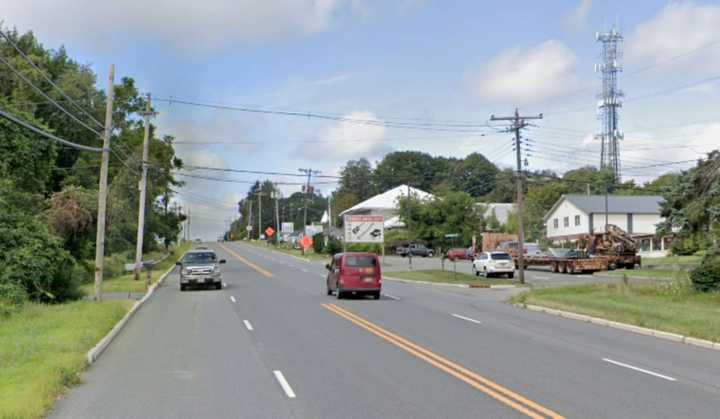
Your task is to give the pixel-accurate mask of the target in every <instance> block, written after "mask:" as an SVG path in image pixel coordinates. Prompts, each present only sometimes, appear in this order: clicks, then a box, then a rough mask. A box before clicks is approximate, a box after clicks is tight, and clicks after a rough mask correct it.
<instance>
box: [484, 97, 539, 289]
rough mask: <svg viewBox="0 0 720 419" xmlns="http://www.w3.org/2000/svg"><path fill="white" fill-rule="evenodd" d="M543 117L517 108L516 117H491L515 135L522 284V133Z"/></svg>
mask: <svg viewBox="0 0 720 419" xmlns="http://www.w3.org/2000/svg"><path fill="white" fill-rule="evenodd" d="M542 117H543V115H542V114H539V115H537V116H521V115H520V114H519V113H518V110H517V108H515V115H512V116H500V117H496V116H495V115H490V120H491V121H510V122H511V124H510V126H509V127H508V128H507V131H508V132H514V133H515V155H516V160H517V213H518V242H519V243H518V279H519V281H520V283H521V284H524V283H525V222H524V220H523V217H524V213H525V208H524V205H523V171H522V158H521V155H522V153H521V146H522V142H521V141H520V138H521V137H520V131H521V130H522V129H523V128H525V127H527V126H528V123H527V122H526V121H527V120H530V119H542Z"/></svg>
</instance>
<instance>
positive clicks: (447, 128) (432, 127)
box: [156, 98, 492, 133]
mask: <svg viewBox="0 0 720 419" xmlns="http://www.w3.org/2000/svg"><path fill="white" fill-rule="evenodd" d="M156 101H160V102H166V103H168V104H173V103H179V104H182V105H189V106H198V107H204V108H212V109H222V110H231V111H238V112H248V113H257V114H268V115H281V116H292V117H303V118H313V119H323V120H329V121H336V122H349V123H354V124H361V125H372V126H383V127H387V128H403V129H414V130H421V131H441V132H468V133H477V132H478V130H477V128H492V127H491V126H490V125H488V124H440V123H433V122H418V123H407V122H393V121H382V120H373V119H359V118H348V117H344V116H336V115H331V114H323V113H317V112H305V111H304V112H300V111H279V110H271V109H261V108H251V107H245V106H231V105H221V104H212V103H203V102H195V101H189V100H181V99H173V98H170V99H156ZM470 128H476V129H470Z"/></svg>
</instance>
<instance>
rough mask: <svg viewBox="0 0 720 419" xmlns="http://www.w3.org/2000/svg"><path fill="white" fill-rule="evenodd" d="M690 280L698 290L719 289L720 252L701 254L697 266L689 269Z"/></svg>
mask: <svg viewBox="0 0 720 419" xmlns="http://www.w3.org/2000/svg"><path fill="white" fill-rule="evenodd" d="M690 280H691V281H692V284H693V287H694V288H695V289H696V290H698V291H701V292H708V291H720V254H717V253H708V254H706V255H705V256H703V258H702V260H701V261H700V264H699V265H698V267H697V268H695V269H693V270H692V271H690Z"/></svg>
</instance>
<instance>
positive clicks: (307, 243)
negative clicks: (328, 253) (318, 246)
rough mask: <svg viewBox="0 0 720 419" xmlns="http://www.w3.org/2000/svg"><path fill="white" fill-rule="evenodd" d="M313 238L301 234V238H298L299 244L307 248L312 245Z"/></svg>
mask: <svg viewBox="0 0 720 419" xmlns="http://www.w3.org/2000/svg"><path fill="white" fill-rule="evenodd" d="M312 244H313V240H312V238H311V237H310V236H303V238H302V240H300V245H301V246H302V247H303V249H305V250H308V249H309V248H310V246H312Z"/></svg>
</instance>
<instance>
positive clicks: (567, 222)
mask: <svg viewBox="0 0 720 419" xmlns="http://www.w3.org/2000/svg"><path fill="white" fill-rule="evenodd" d="M563 226H564V227H570V217H563Z"/></svg>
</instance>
